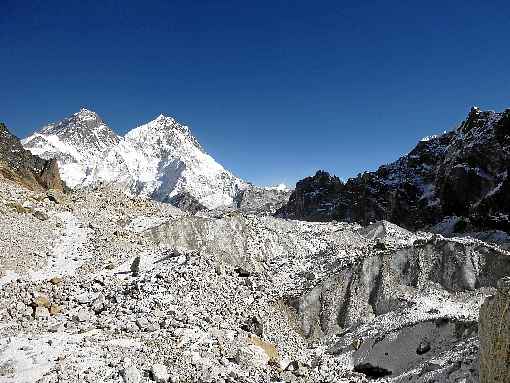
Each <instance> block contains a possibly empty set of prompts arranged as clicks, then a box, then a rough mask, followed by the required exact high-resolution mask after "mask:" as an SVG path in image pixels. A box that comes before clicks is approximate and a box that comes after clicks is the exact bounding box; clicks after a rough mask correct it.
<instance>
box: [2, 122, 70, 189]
mask: <svg viewBox="0 0 510 383" xmlns="http://www.w3.org/2000/svg"><path fill="white" fill-rule="evenodd" d="M0 175H2V176H3V177H4V178H7V179H9V180H11V181H14V182H17V183H19V184H21V185H23V186H25V187H27V188H29V189H31V190H34V191H45V190H49V189H53V190H57V191H60V192H63V191H64V189H66V187H65V184H64V183H63V182H62V180H61V179H60V173H59V170H58V164H57V162H56V160H54V159H51V160H44V159H42V158H40V157H38V156H34V155H33V154H32V153H30V151H28V150H25V149H24V148H23V146H22V145H21V142H20V141H19V139H18V138H17V137H16V136H14V135H13V134H11V133H10V132H9V131H8V130H7V127H6V126H5V124H3V123H0Z"/></svg>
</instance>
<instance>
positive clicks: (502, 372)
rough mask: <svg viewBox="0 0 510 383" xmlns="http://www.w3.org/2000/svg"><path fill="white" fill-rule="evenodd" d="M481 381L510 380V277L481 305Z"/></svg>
mask: <svg viewBox="0 0 510 383" xmlns="http://www.w3.org/2000/svg"><path fill="white" fill-rule="evenodd" d="M479 335H480V383H508V382H510V277H506V278H503V279H501V280H500V281H499V283H498V290H497V293H496V295H494V296H492V297H489V298H487V299H486V300H485V302H484V303H483V305H482V307H481V308H480V324H479Z"/></svg>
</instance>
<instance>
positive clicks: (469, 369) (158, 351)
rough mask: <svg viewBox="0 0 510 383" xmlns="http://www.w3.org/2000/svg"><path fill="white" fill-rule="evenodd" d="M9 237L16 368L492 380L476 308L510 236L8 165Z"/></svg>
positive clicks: (3, 188) (130, 381)
mask: <svg viewBox="0 0 510 383" xmlns="http://www.w3.org/2000/svg"><path fill="white" fill-rule="evenodd" d="M0 252H1V254H2V255H1V258H0V286H1V288H0V382H2V383H7V382H46V383H50V382H119V383H120V382H126V383H136V382H368V381H374V380H380V381H383V380H384V381H391V382H423V383H425V382H433V381H435V382H478V381H479V371H480V369H479V345H480V341H479V337H478V319H479V307H480V305H481V304H482V302H483V301H484V300H485V298H486V297H487V296H488V295H491V294H494V293H495V287H496V286H497V283H498V280H499V279H501V278H502V277H504V276H505V275H510V258H509V257H510V254H509V252H508V251H506V250H504V249H503V248H502V247H499V246H497V245H495V244H490V243H487V242H482V241H480V240H477V239H471V238H445V237H442V236H441V235H434V234H428V233H421V232H419V233H412V232H409V231H407V230H405V229H402V228H400V227H398V226H395V225H393V224H390V223H388V222H385V221H381V222H378V223H376V224H373V225H371V226H368V227H362V226H360V225H358V224H348V223H341V222H329V223H315V222H302V221H292V220H284V219H279V218H274V217H271V216H259V215H254V214H245V213H240V212H236V211H229V212H224V213H219V212H218V213H217V214H210V213H208V212H200V211H199V212H196V213H195V215H191V214H190V213H186V212H183V211H182V210H179V209H177V208H175V207H172V206H171V205H169V204H164V203H159V202H154V201H150V200H144V199H140V198H138V197H129V196H127V195H126V194H124V193H123V192H121V191H119V190H117V189H115V188H112V187H105V188H99V187H96V188H92V187H91V188H84V189H81V190H76V191H73V192H70V193H68V194H67V195H64V194H59V193H55V192H54V191H51V190H50V191H49V192H45V191H31V190H29V189H26V188H23V187H21V186H20V185H19V184H17V183H14V182H12V181H10V180H5V179H2V178H0ZM498 302H499V301H498ZM489 332H490V331H489ZM489 343H490V341H489ZM484 344H485V343H484Z"/></svg>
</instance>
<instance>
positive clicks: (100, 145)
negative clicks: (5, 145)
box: [22, 108, 247, 209]
mask: <svg viewBox="0 0 510 383" xmlns="http://www.w3.org/2000/svg"><path fill="white" fill-rule="evenodd" d="M22 143H23V145H24V147H25V148H26V149H29V150H30V151H31V152H32V153H33V154H37V155H39V156H41V157H43V158H47V159H49V158H57V160H58V163H59V166H60V169H61V173H62V178H63V180H64V181H65V182H66V183H67V184H68V185H69V186H70V187H76V186H86V185H91V184H96V183H99V182H103V183H115V184H118V185H121V186H122V187H123V189H124V190H126V191H127V192H128V193H129V194H131V195H137V196H143V197H150V198H153V199H156V200H159V201H165V202H174V201H178V200H182V198H183V196H185V197H186V199H187V200H192V201H194V202H195V203H197V204H200V205H202V206H204V207H206V208H211V209H212V208H217V207H221V206H227V205H231V204H232V203H233V202H234V198H235V197H236V195H237V194H238V193H239V192H240V191H241V190H244V189H245V188H246V187H247V184H246V183H245V182H244V181H242V180H241V179H239V178H237V177H235V176H234V175H233V174H232V173H230V172H229V171H227V170H225V169H224V168H223V166H221V165H220V164H218V163H217V162H216V161H215V160H214V159H213V158H212V157H211V156H209V155H208V154H207V153H206V152H205V151H204V150H203V148H202V147H201V146H200V144H199V143H198V141H197V139H196V138H195V137H194V136H193V135H192V133H191V131H190V129H189V127H187V126H185V125H182V124H180V123H179V122H177V121H176V120H175V119H174V118H172V117H167V116H164V115H160V116H158V117H157V118H156V119H154V120H153V121H150V122H148V123H147V124H144V125H141V126H139V127H137V128H135V129H133V130H131V131H129V132H128V133H127V134H126V135H125V136H119V135H117V134H116V133H115V132H114V131H113V130H112V129H110V128H109V127H108V125H106V123H105V122H104V121H103V120H102V119H101V118H100V117H99V115H98V114H97V113H95V112H93V111H90V110H88V109H84V108H83V109H81V110H80V111H79V112H78V113H75V114H73V115H72V116H70V117H68V118H66V119H64V120H62V121H60V122H58V123H55V124H50V125H47V126H45V127H43V128H42V129H41V130H40V131H39V132H37V133H35V134H33V135H31V136H29V137H27V138H26V139H24V140H23V141H22Z"/></svg>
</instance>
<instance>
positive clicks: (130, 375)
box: [121, 365, 142, 383]
mask: <svg viewBox="0 0 510 383" xmlns="http://www.w3.org/2000/svg"><path fill="white" fill-rule="evenodd" d="M121 375H122V379H123V380H124V383H139V382H140V380H141V379H142V373H141V372H140V370H138V368H136V366H134V365H130V366H127V367H124V369H123V370H122V372H121Z"/></svg>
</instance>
